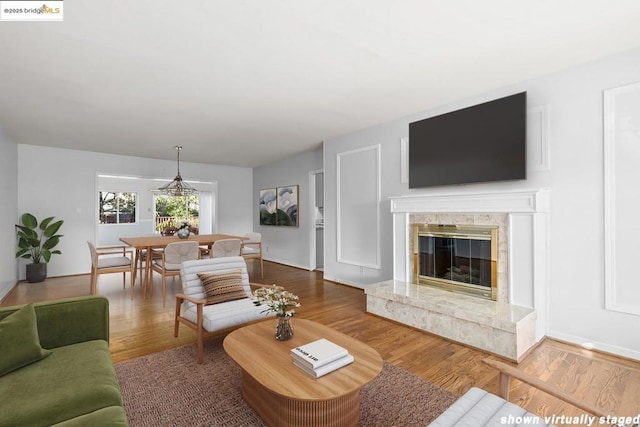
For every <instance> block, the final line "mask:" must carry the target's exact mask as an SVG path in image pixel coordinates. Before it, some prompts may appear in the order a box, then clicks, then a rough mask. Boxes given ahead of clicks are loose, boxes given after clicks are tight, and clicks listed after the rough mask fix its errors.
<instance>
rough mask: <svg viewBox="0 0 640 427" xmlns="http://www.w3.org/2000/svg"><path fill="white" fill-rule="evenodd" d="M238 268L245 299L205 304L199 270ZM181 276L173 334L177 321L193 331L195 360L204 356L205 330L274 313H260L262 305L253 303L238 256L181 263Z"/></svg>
mask: <svg viewBox="0 0 640 427" xmlns="http://www.w3.org/2000/svg"><path fill="white" fill-rule="evenodd" d="M237 270H239V271H240V276H241V282H242V288H243V290H244V293H245V294H246V298H242V299H234V300H232V301H226V302H220V303H217V304H210V305H207V299H206V298H207V294H206V292H205V289H204V287H203V285H202V281H201V279H200V277H198V273H216V272H218V273H223V272H231V271H237ZM180 277H181V279H182V290H183V293H182V294H178V295H176V317H175V327H174V335H175V336H176V337H177V336H178V331H179V327H180V323H182V324H184V325H186V326H188V327H189V328H191V329H193V330H194V331H196V334H197V342H198V363H202V361H203V359H204V344H203V343H204V334H205V333H206V332H217V331H223V330H226V329H230V328H234V327H236V326H239V325H242V324H245V323H249V322H253V321H256V320H262V319H266V318H268V317H273V316H274V314H273V313H269V314H266V313H262V311H263V310H264V307H259V306H256V305H255V304H253V299H252V298H251V296H252V294H251V286H250V285H249V274H248V273H247V264H246V263H245V261H244V258H242V257H240V256H233V257H222V258H205V259H200V260H196V261H186V262H183V263H182V267H181V269H180Z"/></svg>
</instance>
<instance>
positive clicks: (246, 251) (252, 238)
mask: <svg viewBox="0 0 640 427" xmlns="http://www.w3.org/2000/svg"><path fill="white" fill-rule="evenodd" d="M246 237H248V240H243V241H242V247H241V252H240V254H241V255H242V257H243V258H244V259H245V260H247V259H258V260H260V277H261V278H264V262H263V260H262V234H260V233H255V232H251V233H247V235H246Z"/></svg>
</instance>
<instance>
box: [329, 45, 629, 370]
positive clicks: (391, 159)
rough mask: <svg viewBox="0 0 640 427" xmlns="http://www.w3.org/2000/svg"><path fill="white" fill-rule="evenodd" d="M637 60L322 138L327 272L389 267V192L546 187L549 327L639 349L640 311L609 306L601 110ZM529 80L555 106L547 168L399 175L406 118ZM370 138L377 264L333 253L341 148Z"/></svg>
mask: <svg viewBox="0 0 640 427" xmlns="http://www.w3.org/2000/svg"><path fill="white" fill-rule="evenodd" d="M639 69H640V49H636V50H633V51H629V52H626V53H623V54H620V55H616V56H613V57H609V58H605V59H603V60H600V61H597V62H594V63H590V64H587V65H584V66H580V67H575V68H572V69H569V70H566V71H563V72H560V73H557V74H553V75H549V76H545V77H543V78H539V79H535V80H531V81H526V82H523V83H521V84H518V85H514V86H511V87H506V88H501V89H499V90H494V91H491V92H489V93H486V94H483V95H481V96H475V97H473V98H469V99H465V100H461V101H460V102H456V103H453V104H449V105H445V106H441V107H440V108H437V109H434V110H430V111H426V112H422V113H420V114H415V115H412V116H410V117H404V118H402V119H398V120H394V121H392V122H389V123H385V124H382V125H379V126H375V127H372V128H368V129H364V130H362V131H359V132H355V133H353V134H350V135H345V136H342V137H338V138H334V139H332V140H328V141H325V151H324V170H325V186H326V188H325V196H326V199H325V246H326V249H325V255H326V258H325V277H326V278H328V279H330V280H335V281H339V282H344V283H352V284H356V285H358V286H361V287H362V286H366V284H368V283H372V282H376V281H379V280H386V279H390V278H391V277H392V252H391V246H392V222H391V215H390V214H389V202H388V200H387V198H388V197H390V196H401V195H409V194H412V195H416V194H433V193H436V192H448V193H456V192H465V191H471V190H473V191H480V190H487V191H496V190H497V191H503V190H516V189H524V188H527V189H536V188H549V189H550V191H551V213H550V230H549V234H550V236H549V242H550V244H549V247H548V254H547V255H548V256H549V261H550V274H549V276H550V277H549V283H548V291H549V295H550V298H549V319H548V325H549V329H548V331H546V333H547V335H550V336H553V337H556V338H559V339H563V340H568V341H572V342H575V343H578V344H583V343H587V344H588V345H593V346H594V347H595V348H599V349H602V350H605V351H610V352H613V353H618V354H622V355H625V356H629V357H635V358H640V334H637V333H630V332H629V331H636V330H638V329H640V316H636V315H631V314H624V313H617V312H613V311H607V310H605V309H604V267H603V262H604V251H603V247H604V236H603V234H604V226H603V204H604V198H603V111H602V110H603V109H602V97H603V90H604V89H607V88H611V87H615V86H619V85H623V84H628V83H632V82H635V81H638V80H640V74H639V73H638V70H639ZM525 90H526V91H527V97H528V99H527V103H528V108H537V107H544V108H547V109H548V110H547V111H548V112H549V116H548V117H549V127H548V130H549V134H548V135H549V140H548V142H549V144H550V145H549V149H550V165H551V168H550V169H549V170H546V171H545V170H541V171H535V172H529V173H528V179H527V180H526V181H524V182H522V181H520V182H505V183H491V184H471V185H461V186H450V187H439V188H436V189H421V190H409V189H408V187H407V185H406V184H401V183H400V139H401V138H406V137H407V136H408V123H410V122H412V121H415V120H420V119H423V118H427V117H430V116H434V115H437V114H441V113H444V112H448V111H452V110H455V109H458V108H463V107H467V106H470V105H473V104H476V103H479V102H483V101H488V100H491V99H495V98H499V97H501V96H505V95H509V94H513V93H516V92H520V91H525ZM374 144H380V147H381V159H382V162H381V171H380V174H381V177H382V187H381V193H382V197H381V200H382V201H381V203H380V207H379V208H380V214H381V228H380V230H379V233H380V239H381V241H382V251H383V252H382V263H381V267H380V268H379V269H370V268H363V267H359V266H354V265H348V264H344V263H339V262H337V261H336V259H337V258H336V216H337V212H336V185H337V183H336V157H337V155H338V154H339V153H343V152H345V151H348V150H354V149H357V148H361V147H366V146H371V145H374ZM636 209H640V206H638V207H636Z"/></svg>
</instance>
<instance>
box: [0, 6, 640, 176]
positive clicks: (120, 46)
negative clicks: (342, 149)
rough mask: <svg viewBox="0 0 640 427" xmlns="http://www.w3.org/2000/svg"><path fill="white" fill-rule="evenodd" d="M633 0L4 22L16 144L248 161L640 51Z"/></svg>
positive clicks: (216, 9) (1, 54)
mask: <svg viewBox="0 0 640 427" xmlns="http://www.w3.org/2000/svg"><path fill="white" fill-rule="evenodd" d="M639 17H640V2H639V1H637V0H607V1H605V0H602V1H594V0H586V1H585V0H563V1H557V0H537V1H533V0H485V1H477V0H456V1H442V0H414V1H412V0H403V1H391V0H386V1H385V0H366V1H363V0H350V1H345V0H341V1H336V0H324V1H315V0H303V1H301V0H244V1H242V0H228V1H219V0H208V1H196V0H191V1H186V0H185V1H182V2H176V1H172V2H169V1H166V0H153V1H151V0H135V1H131V0H126V1H125V0H112V1H109V2H94V1H76V0H67V1H65V2H64V22H0V127H2V128H3V129H4V131H5V133H6V134H7V135H8V136H9V137H10V138H11V139H12V140H13V141H15V142H17V143H21V144H35V145H45V146H56V147H66V148H72V149H79V150H90V151H98V152H105V153H113V154H124V155H133V156H142V157H150V158H159V159H175V150H174V149H173V147H174V145H182V146H183V147H184V149H183V150H182V153H181V160H185V161H193V162H201V163H211V164H226V165H235V166H245V167H255V166H259V165H262V164H266V163H270V162H272V161H275V160H279V159H281V158H284V157H287V156H290V155H294V154H297V153H301V152H304V151H308V150H311V149H315V148H318V147H319V146H320V144H321V142H322V141H324V140H328V139H331V138H334V137H337V136H340V135H344V134H347V133H350V132H353V131H356V130H358V129H362V128H365V127H368V126H372V125H375V124H379V123H383V122H386V121H388V120H392V119H395V118H398V117H402V116H405V115H408V114H412V113H416V112H419V111H423V110H427V109H430V108H433V107H435V106H438V105H442V104H445V103H448V102H452V101H455V100H459V99H463V98H466V97H470V96H473V95H476V94H481V93H484V92H487V91H490V90H492V89H494V88H499V87H503V86H506V85H509V84H512V83H517V82H521V81H523V80H526V79H530V78H533V77H536V76H539V75H541V74H546V73H550V72H553V71H557V70H561V69H564V68H567V67H570V66H573V65H575V64H579V63H584V62H588V61H590V60H593V59H596V58H599V57H602V56H605V55H609V54H613V53H616V52H621V51H624V50H628V49H631V48H634V47H637V46H640V25H638V18H639Z"/></svg>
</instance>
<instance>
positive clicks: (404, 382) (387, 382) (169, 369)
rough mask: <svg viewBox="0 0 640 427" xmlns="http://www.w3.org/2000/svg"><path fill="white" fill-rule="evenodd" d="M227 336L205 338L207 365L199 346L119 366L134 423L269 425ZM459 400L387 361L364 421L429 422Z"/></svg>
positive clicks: (368, 395)
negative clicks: (244, 387)
mask: <svg viewBox="0 0 640 427" xmlns="http://www.w3.org/2000/svg"><path fill="white" fill-rule="evenodd" d="M222 339H223V338H216V339H213V340H209V341H207V342H205V361H204V363H203V364H202V365H198V364H197V363H196V345H195V344H191V345H187V346H184V347H179V348H176V349H172V350H166V351H163V352H160V353H156V354H152V355H149V356H144V357H139V358H137V359H133V360H130V361H127V362H122V363H118V364H116V365H115V367H116V372H117V374H118V381H119V382H120V389H121V390H122V395H123V399H124V405H125V409H126V411H127V416H128V418H129V423H130V425H131V426H132V427H138V426H228V427H231V426H233V427H235V426H243V427H244V426H264V425H265V424H264V423H263V422H262V420H261V419H260V417H258V415H256V413H255V412H254V411H253V410H252V409H251V408H250V407H249V406H248V405H247V404H246V403H245V402H244V400H243V399H242V395H241V389H240V375H241V374H240V368H238V366H237V365H235V363H234V362H233V361H232V360H231V359H230V358H229V357H228V356H227V354H226V353H225V352H224V349H223V348H222ZM455 399H456V398H455V396H454V395H453V394H451V393H449V392H447V391H445V390H443V389H441V388H439V387H437V386H435V385H433V384H431V383H429V382H426V381H424V380H422V379H420V378H418V377H416V376H415V375H413V374H410V373H409V372H407V371H405V370H403V369H400V368H396V367H395V366H393V365H390V364H388V363H386V362H385V363H384V368H383V369H382V372H381V373H380V375H378V377H377V378H376V379H375V380H373V381H372V382H371V383H369V384H368V385H366V386H365V387H363V389H362V390H361V391H360V400H361V403H360V405H361V406H360V425H361V426H384V427H389V426H398V427H401V426H426V425H428V424H429V423H430V422H431V421H432V420H433V419H435V418H436V417H437V416H438V415H440V414H441V413H442V412H443V411H444V410H445V409H446V408H447V407H448V406H449V405H451V404H452V403H453V402H454V401H455Z"/></svg>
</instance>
